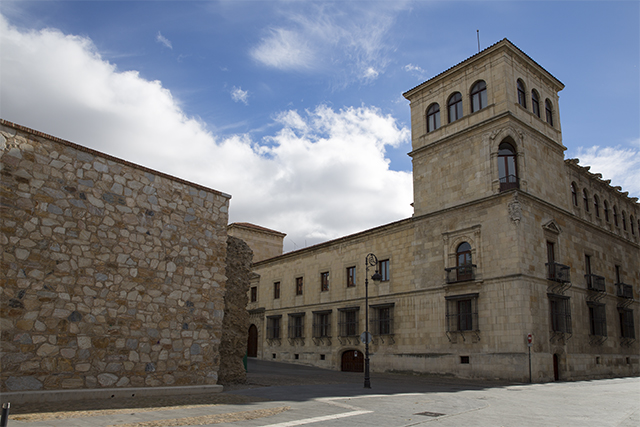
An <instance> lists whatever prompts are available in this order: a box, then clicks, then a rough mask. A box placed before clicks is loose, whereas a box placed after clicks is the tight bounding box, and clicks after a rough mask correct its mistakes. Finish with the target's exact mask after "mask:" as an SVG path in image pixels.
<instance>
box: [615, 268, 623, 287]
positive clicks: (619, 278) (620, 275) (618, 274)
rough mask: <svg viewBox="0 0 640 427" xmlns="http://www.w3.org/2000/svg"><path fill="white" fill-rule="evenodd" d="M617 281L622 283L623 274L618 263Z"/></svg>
mask: <svg viewBox="0 0 640 427" xmlns="http://www.w3.org/2000/svg"><path fill="white" fill-rule="evenodd" d="M616 283H622V274H620V266H619V265H616Z"/></svg>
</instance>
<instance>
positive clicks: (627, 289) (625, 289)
mask: <svg viewBox="0 0 640 427" xmlns="http://www.w3.org/2000/svg"><path fill="white" fill-rule="evenodd" d="M616 295H617V296H619V297H620V298H629V299H633V287H632V286H631V285H627V284H626V283H616Z"/></svg>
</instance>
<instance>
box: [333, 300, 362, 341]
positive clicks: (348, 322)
mask: <svg viewBox="0 0 640 427" xmlns="http://www.w3.org/2000/svg"><path fill="white" fill-rule="evenodd" d="M339 311H340V322H339V324H338V326H339V330H340V336H341V337H354V336H358V335H359V333H358V331H359V330H358V313H359V311H360V308H359V307H350V308H342V309H340V310H339Z"/></svg>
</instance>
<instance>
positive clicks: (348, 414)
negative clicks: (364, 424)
mask: <svg viewBox="0 0 640 427" xmlns="http://www.w3.org/2000/svg"><path fill="white" fill-rule="evenodd" d="M372 412H373V411H353V412H344V413H342V414H334V415H325V416H323V417H314V418H305V419H303V420H295V421H288V422H286V423H278V424H269V425H267V426H264V427H290V426H301V425H304V424H311V423H318V422H320V421H331V420H337V419H339V418H346V417H353V416H355V415H364V414H370V413H372Z"/></svg>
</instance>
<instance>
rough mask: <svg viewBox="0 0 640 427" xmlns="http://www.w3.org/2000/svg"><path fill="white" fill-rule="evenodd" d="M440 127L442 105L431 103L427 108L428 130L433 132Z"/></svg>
mask: <svg viewBox="0 0 640 427" xmlns="http://www.w3.org/2000/svg"><path fill="white" fill-rule="evenodd" d="M439 127H440V106H439V105H438V104H431V106H430V107H429V108H428V109H427V132H432V131H434V130H436V129H438V128H439Z"/></svg>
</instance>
